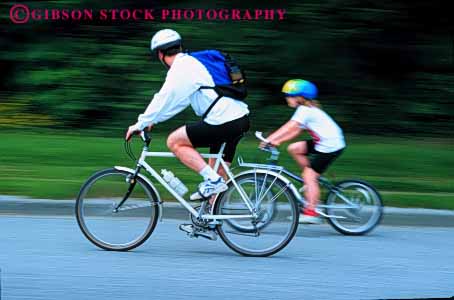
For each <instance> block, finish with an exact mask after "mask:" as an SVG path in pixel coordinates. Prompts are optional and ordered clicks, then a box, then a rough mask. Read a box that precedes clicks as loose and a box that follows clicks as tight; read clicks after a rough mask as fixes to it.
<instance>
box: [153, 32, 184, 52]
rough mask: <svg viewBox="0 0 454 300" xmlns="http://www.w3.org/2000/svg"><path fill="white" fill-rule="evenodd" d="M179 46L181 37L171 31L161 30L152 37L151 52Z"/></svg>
mask: <svg viewBox="0 0 454 300" xmlns="http://www.w3.org/2000/svg"><path fill="white" fill-rule="evenodd" d="M179 45H181V36H180V35H179V34H178V32H176V31H175V30H172V29H162V30H159V31H158V32H156V33H155V35H153V38H152V39H151V46H150V48H151V51H155V50H165V49H168V48H170V47H174V46H179Z"/></svg>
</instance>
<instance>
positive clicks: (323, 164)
mask: <svg viewBox="0 0 454 300" xmlns="http://www.w3.org/2000/svg"><path fill="white" fill-rule="evenodd" d="M306 145H307V152H308V154H309V161H310V163H311V168H312V169H314V171H315V172H317V173H318V174H322V173H323V172H325V171H326V169H327V168H328V167H329V165H331V164H332V163H333V162H334V161H335V160H336V158H338V157H339V156H340V155H341V154H342V151H344V149H345V148H342V149H340V150H337V151H334V152H330V153H323V152H319V151H317V150H315V144H314V141H313V140H307V141H306Z"/></svg>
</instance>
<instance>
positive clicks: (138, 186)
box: [76, 169, 159, 251]
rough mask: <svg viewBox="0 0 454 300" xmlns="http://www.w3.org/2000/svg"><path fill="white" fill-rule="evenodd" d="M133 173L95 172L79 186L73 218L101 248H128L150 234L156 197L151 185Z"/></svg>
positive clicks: (138, 243) (145, 238)
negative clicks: (129, 191) (133, 182)
mask: <svg viewBox="0 0 454 300" xmlns="http://www.w3.org/2000/svg"><path fill="white" fill-rule="evenodd" d="M132 176H133V174H131V173H129V172H126V171H120V170H117V169H107V170H103V171H100V172H97V173H95V174H94V175H93V176H91V177H90V178H89V179H88V180H87V182H86V183H85V184H84V185H83V186H82V189H81V190H80V192H79V195H78V197H77V200H76V218H77V223H78V224H79V227H80V229H81V230H82V232H83V234H84V235H85V237H87V239H88V240H90V241H91V242H92V243H93V244H95V245H96V246H98V247H100V248H102V249H105V250H117V251H127V250H131V249H133V248H135V247H137V246H139V245H141V244H142V243H143V242H145V241H146V240H147V239H148V237H150V235H151V233H152V232H153V230H154V228H155V226H156V223H157V220H158V218H159V209H158V197H157V195H156V193H155V192H154V190H153V188H151V187H150V186H149V184H148V183H147V182H146V181H144V180H143V179H141V178H140V177H137V178H136V183H135V185H134V186H133V189H132V192H131V194H130V195H129V197H127V199H126V201H124V203H123V204H122V205H121V206H120V207H119V208H118V209H116V208H117V206H118V204H119V203H120V202H121V201H122V200H123V198H124V197H125V195H126V194H127V191H128V189H129V188H130V186H131V184H130V180H129V179H130V178H131V177H132Z"/></svg>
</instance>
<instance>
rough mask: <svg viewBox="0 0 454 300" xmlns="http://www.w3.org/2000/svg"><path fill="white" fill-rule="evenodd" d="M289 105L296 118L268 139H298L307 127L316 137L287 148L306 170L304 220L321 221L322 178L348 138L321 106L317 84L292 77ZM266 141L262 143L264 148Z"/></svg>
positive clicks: (288, 86)
mask: <svg viewBox="0 0 454 300" xmlns="http://www.w3.org/2000/svg"><path fill="white" fill-rule="evenodd" d="M282 92H283V93H284V95H285V99H286V100H287V104H288V106H289V107H292V108H296V111H295V113H294V114H293V116H292V118H291V119H290V120H289V121H288V122H287V123H285V124H284V125H282V126H281V127H280V128H279V129H278V130H276V131H275V132H273V133H272V134H271V135H270V136H269V137H268V138H267V140H268V143H269V144H271V145H272V146H279V145H280V144H282V143H283V142H286V141H289V140H292V139H294V138H296V137H297V136H298V135H299V134H300V133H301V132H302V131H303V130H307V131H308V133H309V134H310V135H311V136H312V139H311V140H306V141H299V142H295V143H292V144H290V145H289V146H288V148H287V150H288V152H289V153H290V155H291V156H292V157H293V158H294V159H295V160H296V162H297V163H298V165H299V166H300V167H301V169H302V173H301V177H302V178H303V180H304V196H305V198H306V200H307V202H308V205H307V206H306V207H304V209H303V211H302V214H301V215H300V218H299V222H300V223H311V224H317V223H320V222H321V219H320V218H319V215H318V213H317V211H316V207H317V204H318V201H319V199H320V187H319V185H318V177H319V176H320V175H321V174H322V173H323V172H324V171H326V169H327V168H328V166H329V165H330V164H331V163H332V162H333V161H334V160H335V159H336V158H337V157H339V155H340V154H341V153H342V151H343V149H344V148H345V146H346V144H345V139H344V135H343V133H342V130H341V128H340V127H339V126H338V125H337V124H336V122H335V121H334V120H333V119H332V118H331V117H330V116H329V115H328V114H327V113H326V112H324V111H323V110H322V109H321V108H320V105H319V103H318V102H317V101H316V100H315V98H316V97H317V94H318V90H317V87H316V86H315V85H314V84H313V83H311V82H309V81H306V80H302V79H292V80H288V81H287V82H286V83H285V84H284V86H283V87H282ZM265 146H266V143H264V142H262V143H261V147H265Z"/></svg>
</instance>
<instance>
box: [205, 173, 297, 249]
mask: <svg viewBox="0 0 454 300" xmlns="http://www.w3.org/2000/svg"><path fill="white" fill-rule="evenodd" d="M235 181H236V183H237V184H238V186H240V187H241V189H242V190H243V191H244V192H245V195H246V197H248V198H249V200H250V202H251V203H252V207H253V209H254V210H255V211H256V215H257V217H255V218H253V217H250V218H231V219H226V220H223V221H222V224H221V225H218V227H217V230H218V233H219V236H220V237H221V239H222V240H223V241H224V243H225V244H226V245H227V246H228V247H230V248H231V249H232V250H234V251H236V252H238V253H240V254H242V255H245V256H269V255H272V254H275V253H277V252H279V251H280V250H282V249H283V248H284V247H285V246H287V244H288V243H289V242H290V241H291V240H292V238H293V237H294V235H295V233H296V230H297V228H298V205H297V203H296V199H295V196H294V195H293V193H292V192H291V190H290V188H289V185H288V184H287V183H286V182H284V181H283V180H282V179H280V178H279V177H277V176H276V174H274V173H267V172H254V173H246V174H242V175H239V176H237V177H235ZM213 211H214V213H215V214H217V215H236V216H238V215H240V216H241V215H251V210H250V209H249V207H248V205H247V204H246V202H245V201H244V200H243V198H242V197H241V195H240V192H239V191H238V190H237V189H236V187H235V186H234V184H233V182H232V181H231V182H229V188H228V190H227V191H225V192H224V193H222V194H221V195H219V198H218V199H216V202H215V204H214V210H213Z"/></svg>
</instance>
